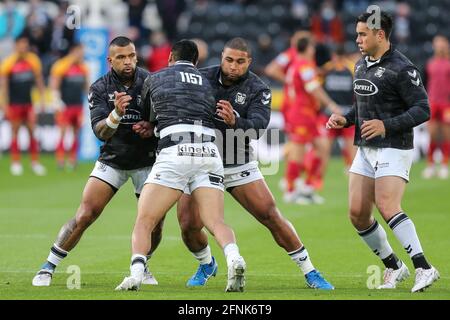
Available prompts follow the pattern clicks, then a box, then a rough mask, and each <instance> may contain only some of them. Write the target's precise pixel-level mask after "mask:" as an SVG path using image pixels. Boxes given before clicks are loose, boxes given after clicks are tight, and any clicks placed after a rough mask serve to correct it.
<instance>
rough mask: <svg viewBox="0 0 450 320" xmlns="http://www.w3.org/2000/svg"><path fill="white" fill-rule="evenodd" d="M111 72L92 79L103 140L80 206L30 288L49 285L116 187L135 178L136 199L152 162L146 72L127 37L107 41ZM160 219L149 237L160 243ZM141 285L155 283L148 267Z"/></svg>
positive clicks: (95, 124) (95, 121)
mask: <svg viewBox="0 0 450 320" xmlns="http://www.w3.org/2000/svg"><path fill="white" fill-rule="evenodd" d="M108 61H109V63H110V64H111V67H112V68H111V71H109V72H108V73H107V74H106V75H104V76H103V77H101V78H100V79H98V80H97V81H95V82H94V83H93V84H92V85H91V87H90V90H89V96H88V99H89V108H90V113H91V123H92V129H93V131H94V133H95V135H96V136H97V137H98V138H99V139H100V140H102V141H104V144H103V145H102V147H101V149H100V156H99V158H98V160H97V163H96V164H95V167H94V170H93V171H92V173H91V175H90V177H89V179H88V181H87V183H86V186H85V188H84V191H83V195H82V199H81V204H80V206H79V208H78V210H77V212H76V214H75V217H73V218H72V219H70V220H69V221H68V222H67V223H66V224H65V225H64V226H63V227H62V228H61V230H60V232H59V234H58V237H57V239H56V241H55V243H54V245H53V246H52V248H51V249H50V253H49V256H48V258H47V261H46V262H45V263H44V265H43V266H42V268H41V270H40V271H39V272H38V273H37V275H36V276H35V277H34V278H33V281H32V284H33V285H34V286H49V285H50V283H51V280H52V276H53V273H54V272H55V269H56V267H57V266H58V264H59V263H60V262H61V260H62V259H64V258H65V257H66V256H67V254H68V253H69V251H70V250H72V249H73V248H74V247H75V246H76V244H77V243H78V241H79V240H80V238H81V236H82V234H83V232H84V231H85V230H86V229H87V228H88V227H89V226H90V225H91V224H92V223H93V222H94V221H95V220H96V219H97V218H98V217H99V216H100V214H101V213H102V212H103V209H104V208H105V206H106V205H107V204H108V203H109V201H110V200H111V199H112V197H113V196H114V194H115V193H116V191H117V190H118V189H119V188H120V187H121V186H122V185H123V184H125V182H127V181H128V179H129V178H131V180H132V181H133V184H134V189H135V193H136V196H137V197H139V194H140V193H141V190H142V187H143V185H144V181H145V179H146V178H147V176H148V173H149V172H150V170H151V166H152V165H153V163H154V161H155V151H156V142H157V139H156V138H155V137H151V135H152V131H151V130H150V123H149V122H148V121H144V119H147V118H148V115H146V114H145V113H144V110H143V109H142V106H141V104H140V103H139V101H138V100H139V99H140V95H141V90H142V86H143V84H144V80H145V78H146V77H147V76H148V74H149V73H148V72H147V71H145V70H143V69H140V68H136V62H137V59H136V49H135V46H134V44H133V43H132V42H131V40H130V39H128V38H126V37H117V38H115V39H113V40H112V41H111V43H110V45H109V54H108ZM162 223H163V221H161V222H160V225H159V226H158V228H157V230H156V232H155V234H157V235H158V236H156V237H154V239H153V248H154V249H156V247H157V246H158V243H159V241H160V237H159V236H160V234H161V232H160V231H159V230H160V227H161V226H162ZM144 283H146V284H157V282H156V280H155V279H154V278H153V276H152V274H151V273H150V272H149V271H148V270H146V273H145V278H144Z"/></svg>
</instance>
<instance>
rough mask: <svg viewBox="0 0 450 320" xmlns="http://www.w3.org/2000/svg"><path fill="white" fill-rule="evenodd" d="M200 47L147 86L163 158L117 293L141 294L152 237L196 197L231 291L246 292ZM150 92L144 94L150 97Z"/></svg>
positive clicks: (149, 184) (175, 58)
mask: <svg viewBox="0 0 450 320" xmlns="http://www.w3.org/2000/svg"><path fill="white" fill-rule="evenodd" d="M197 60H198V49H197V45H196V44H195V43H194V42H192V41H190V40H181V41H179V42H177V43H175V44H174V46H173V47H172V51H171V53H170V56H169V67H168V68H165V69H163V70H161V71H159V72H156V73H152V74H151V75H150V76H149V77H148V78H147V80H146V81H145V85H144V87H147V86H148V95H145V97H144V99H145V100H144V101H145V103H144V105H145V106H146V107H149V108H151V114H150V119H151V120H152V119H155V120H156V122H157V126H156V129H157V132H159V136H160V140H159V142H158V151H159V152H158V156H157V158H156V162H155V165H154V166H153V168H152V171H151V173H150V175H149V177H148V179H147V180H146V182H145V186H144V188H143V190H142V195H141V198H140V199H139V205H138V217H137V219H136V223H135V226H134V230H133V236H132V239H133V240H132V252H133V255H132V257H131V267H130V271H131V276H130V277H126V278H125V279H124V280H123V282H122V283H121V284H120V285H119V286H118V287H117V288H116V290H137V289H139V287H140V285H141V282H142V279H143V277H144V267H145V263H146V257H145V255H146V253H147V252H148V251H149V249H150V247H151V246H152V241H151V239H150V238H149V236H148V235H149V234H150V233H151V232H152V231H153V229H154V228H155V227H156V226H157V225H158V223H159V221H160V220H161V219H162V218H163V217H164V216H165V215H166V213H167V212H168V211H169V209H170V208H171V207H172V206H173V205H174V204H175V203H176V202H177V201H178V199H179V198H180V197H181V195H182V194H183V191H185V190H186V192H189V193H191V194H192V197H193V198H194V200H195V202H196V203H197V205H198V208H199V211H198V214H199V217H200V220H201V221H202V223H203V224H204V225H205V227H206V228H207V229H208V230H209V231H210V232H211V234H213V235H214V237H215V238H216V240H217V242H218V244H219V245H220V246H221V248H222V249H223V250H224V253H225V257H226V259H227V264H228V282H227V286H226V291H243V290H244V285H245V278H244V271H245V261H244V259H243V258H242V257H241V255H240V253H239V248H238V246H237V245H236V239H235V237H234V233H233V230H232V229H231V228H230V227H229V226H227V225H226V224H225V222H224V218H223V165H222V159H221V157H220V153H219V150H218V149H217V146H216V145H215V144H214V142H213V141H214V137H215V132H214V122H213V118H214V112H215V109H216V108H215V100H214V95H213V90H212V88H211V85H210V84H209V82H208V80H207V79H206V78H205V77H204V76H203V75H202V74H201V73H200V72H199V71H198V70H197V69H196V68H195V65H196V64H197ZM146 91H147V90H145V91H144V92H146Z"/></svg>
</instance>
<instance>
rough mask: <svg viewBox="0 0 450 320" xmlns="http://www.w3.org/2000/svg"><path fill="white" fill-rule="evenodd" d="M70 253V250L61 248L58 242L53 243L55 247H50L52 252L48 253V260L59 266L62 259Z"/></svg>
mask: <svg viewBox="0 0 450 320" xmlns="http://www.w3.org/2000/svg"><path fill="white" fill-rule="evenodd" d="M68 254H69V252H67V251H66V250H63V249H61V248H60V247H58V246H57V245H56V244H53V247H52V248H51V249H50V253H49V255H48V258H47V261H48V262H50V263H51V264H54V265H55V266H57V265H58V264H59V263H60V262H61V260H62V259H64V258H65V257H67V255H68Z"/></svg>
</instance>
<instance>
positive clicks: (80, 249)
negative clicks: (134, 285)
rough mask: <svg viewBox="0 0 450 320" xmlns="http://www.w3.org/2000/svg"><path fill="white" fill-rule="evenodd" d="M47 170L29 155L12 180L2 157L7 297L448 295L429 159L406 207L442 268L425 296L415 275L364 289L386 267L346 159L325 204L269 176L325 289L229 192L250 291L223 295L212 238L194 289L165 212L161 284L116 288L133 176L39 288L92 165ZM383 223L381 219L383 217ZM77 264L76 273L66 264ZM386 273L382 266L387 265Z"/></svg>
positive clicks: (189, 261)
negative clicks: (364, 233) (351, 191)
mask: <svg viewBox="0 0 450 320" xmlns="http://www.w3.org/2000/svg"><path fill="white" fill-rule="evenodd" d="M43 162H44V164H45V165H46V166H47V168H48V169H49V173H48V175H47V176H45V177H36V176H34V175H33V174H32V172H31V170H30V169H29V165H28V164H29V161H28V159H25V161H24V165H25V169H26V170H25V174H24V175H23V176H21V177H12V176H11V175H10V174H9V159H7V157H6V156H5V155H3V157H2V158H0V299H159V300H163V299H164V300H167V299H181V300H184V299H186V300H190V299H194V300H207V299H227V300H228V299H230V300H236V299H258V300H266V299H267V300H276V299H301V300H305V299H331V300H334V299H449V298H450V294H449V292H450V250H449V248H450V197H449V196H450V181H448V180H447V181H442V180H429V181H426V180H423V179H421V178H420V171H421V170H422V169H423V167H424V163H423V162H421V163H417V164H415V165H413V169H412V177H411V178H412V179H411V181H412V182H411V183H410V184H409V185H408V187H407V191H406V194H405V197H404V201H403V209H404V210H405V212H406V213H407V214H408V215H409V216H410V217H411V218H412V219H413V221H414V223H415V225H416V228H417V230H418V233H419V236H420V238H421V241H422V246H423V248H424V250H425V253H426V256H427V257H428V259H429V260H430V261H431V263H432V264H433V265H434V266H435V267H436V268H437V269H438V270H439V271H440V273H441V279H440V280H439V281H438V282H437V283H435V284H434V285H433V286H432V287H431V288H430V289H429V290H427V291H426V292H424V293H419V294H411V293H410V289H411V287H412V285H413V277H410V278H409V279H408V280H407V281H406V282H404V283H401V284H400V285H399V287H398V288H397V289H396V290H392V291H382V292H380V291H377V290H369V289H368V288H367V285H366V283H367V281H368V278H369V276H371V275H372V274H369V273H368V272H367V268H368V267H369V266H371V265H377V266H379V267H380V268H381V267H382V264H381V263H380V261H379V260H378V258H377V257H376V256H374V255H373V254H372V253H371V252H370V251H369V250H368V249H367V248H366V246H365V244H364V243H363V242H362V241H361V239H359V237H358V235H357V234H356V232H355V230H354V229H353V228H352V227H351V225H350V222H349V220H348V218H347V178H346V176H345V175H344V174H343V164H342V161H341V160H339V159H333V160H332V161H331V164H330V166H329V170H328V173H327V176H326V183H325V188H324V190H323V193H322V194H323V195H324V196H325V198H326V203H325V204H324V205H316V206H298V205H286V204H284V203H283V202H282V200H281V199H282V194H281V192H280V190H279V188H278V181H279V179H280V177H281V176H282V172H283V168H280V170H279V173H278V174H277V175H275V176H267V177H266V179H267V182H268V184H269V187H270V188H271V190H272V192H273V193H274V195H275V197H276V199H277V200H278V206H279V208H280V209H281V211H282V212H283V214H284V215H285V217H286V218H288V219H289V220H290V221H291V222H292V223H293V225H294V226H295V227H296V229H297V231H298V233H299V235H300V237H301V239H302V241H303V242H304V243H305V245H306V247H307V248H308V251H309V253H310V255H311V258H312V261H313V263H314V264H315V266H316V267H317V268H318V269H319V270H320V271H321V272H322V273H323V274H324V275H325V277H326V278H327V279H328V280H329V281H331V282H332V283H333V284H334V285H335V287H336V290H334V291H332V292H321V291H316V290H311V289H308V288H306V286H305V283H304V279H303V276H302V275H301V273H300V271H299V269H298V268H297V266H296V265H295V264H294V263H293V262H292V261H291V260H290V258H289V257H288V256H287V255H286V253H285V252H284V250H282V249H281V248H279V247H278V246H277V245H276V244H275V242H274V241H273V239H272V237H271V235H270V233H269V232H268V231H267V230H266V229H265V228H264V227H263V226H262V225H260V224H259V223H257V222H256V220H254V219H253V218H252V217H251V216H250V215H249V214H248V213H246V211H244V209H242V208H241V207H240V206H239V205H238V204H237V203H235V202H234V200H233V199H232V198H231V197H230V196H229V195H227V196H226V203H225V210H226V213H225V218H226V221H227V222H228V223H229V224H230V225H231V226H232V227H233V228H234V231H235V233H236V236H237V239H238V244H239V247H240V249H241V253H242V255H243V256H244V257H245V259H246V262H247V273H246V275H247V286H246V288H245V292H244V293H228V294H227V293H225V292H224V288H225V284H226V264H225V260H224V257H223V254H222V252H221V250H220V249H219V248H218V246H217V245H216V243H215V242H214V240H213V239H212V238H211V237H210V244H211V246H212V250H213V254H214V255H215V256H216V258H217V260H218V263H219V272H218V275H217V277H215V278H212V279H211V280H210V281H209V282H208V283H207V286H206V287H204V288H196V289H189V288H186V287H185V282H186V280H187V279H188V278H189V277H190V275H191V274H192V273H193V272H194V271H195V270H196V268H197V262H196V261H195V259H194V258H193V257H192V255H191V254H190V253H189V252H188V251H187V250H186V249H185V247H184V245H183V243H182V241H181V238H180V232H179V227H178V225H177V220H176V216H175V214H174V211H173V210H172V211H171V212H170V213H169V215H168V216H167V218H166V224H165V229H164V235H163V241H162V243H161V245H160V247H159V249H158V251H157V252H156V254H155V255H154V257H153V258H152V259H151V270H152V272H153V273H154V275H155V276H156V278H157V279H158V281H159V286H156V287H155V286H144V287H143V288H142V290H141V291H139V292H115V291H114V288H115V286H116V285H117V284H119V283H120V282H121V280H122V279H123V277H124V276H125V275H127V274H128V268H129V259H130V236H131V231H132V227H133V224H134V221H135V215H136V200H135V198H134V194H133V190H132V185H131V183H130V182H128V183H127V184H126V185H125V186H124V187H123V188H122V189H121V190H120V191H119V192H118V194H117V195H116V197H115V198H114V199H113V201H112V202H111V203H110V204H109V206H107V208H106V209H105V211H104V212H103V214H102V216H101V217H100V218H99V219H98V220H97V222H96V223H94V224H93V225H92V226H91V228H90V229H88V231H87V232H86V233H85V235H84V237H83V238H82V240H81V241H80V243H79V245H78V246H77V247H76V248H75V249H74V250H73V251H72V252H71V253H70V255H69V256H68V257H67V258H66V259H65V260H64V261H63V262H62V263H61V264H60V266H59V267H58V269H57V272H56V274H55V276H54V279H53V283H52V286H51V287H46V288H34V287H32V286H31V279H32V277H33V275H34V273H35V272H36V271H37V270H38V269H39V267H40V266H41V264H42V263H43V262H44V261H45V259H46V258H47V255H48V251H49V248H50V246H51V245H52V243H53V241H54V239H55V237H56V234H57V233H58V231H59V228H60V227H61V225H62V224H63V223H65V222H66V221H67V220H68V219H69V218H70V217H72V216H73V215H74V213H75V210H76V208H77V206H78V204H79V201H80V197H81V192H82V189H83V186H84V184H85V182H86V179H87V177H88V175H89V173H90V171H91V169H92V163H86V164H81V165H80V166H79V167H78V168H77V170H76V171H75V172H60V171H58V170H56V166H55V162H54V159H53V158H52V157H49V156H47V157H44V158H43ZM376 217H377V219H378V221H379V222H381V218H380V216H379V214H378V213H376ZM381 223H382V225H383V226H384V227H385V229H386V231H387V233H388V237H389V239H390V241H391V244H392V246H393V248H394V250H395V251H396V252H397V254H398V255H399V257H400V258H401V259H403V260H404V261H406V263H407V265H408V267H409V268H410V270H413V268H412V264H411V261H410V260H409V258H408V257H407V254H406V253H405V251H404V250H403V249H402V248H401V246H400V245H399V243H398V242H397V240H396V239H395V238H394V236H393V234H392V232H391V230H389V228H388V227H387V226H386V224H385V223H384V222H381ZM72 265H76V266H78V267H79V268H80V270H81V288H80V289H72V290H71V289H68V288H67V282H68V281H69V282H70V276H71V274H70V273H67V270H68V268H69V267H70V266H72ZM69 270H70V269H69ZM380 270H382V269H380Z"/></svg>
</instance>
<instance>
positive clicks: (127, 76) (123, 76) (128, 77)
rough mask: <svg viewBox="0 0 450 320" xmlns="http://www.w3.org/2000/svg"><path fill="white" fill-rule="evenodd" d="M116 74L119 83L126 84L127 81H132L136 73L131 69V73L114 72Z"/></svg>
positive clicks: (134, 69)
mask: <svg viewBox="0 0 450 320" xmlns="http://www.w3.org/2000/svg"><path fill="white" fill-rule="evenodd" d="M116 73H117V76H118V77H119V80H120V81H121V82H128V81H131V80H133V79H134V75H135V73H136V68H132V71H131V72H124V71H121V72H119V71H116Z"/></svg>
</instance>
